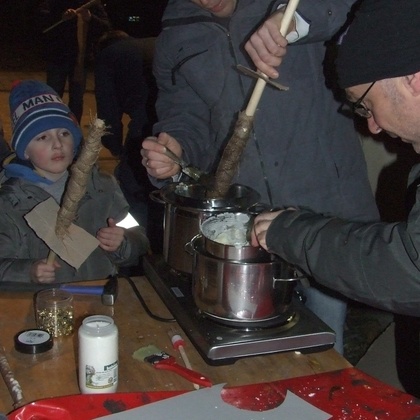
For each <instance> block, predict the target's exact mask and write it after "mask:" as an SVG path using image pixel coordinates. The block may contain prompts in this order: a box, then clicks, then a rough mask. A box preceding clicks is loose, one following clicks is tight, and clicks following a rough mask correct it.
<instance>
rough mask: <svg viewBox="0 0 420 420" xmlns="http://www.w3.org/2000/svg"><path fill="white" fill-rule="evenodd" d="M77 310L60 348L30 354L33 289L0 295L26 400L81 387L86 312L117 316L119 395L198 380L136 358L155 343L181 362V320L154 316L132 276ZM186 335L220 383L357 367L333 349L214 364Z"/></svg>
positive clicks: (4, 394)
mask: <svg viewBox="0 0 420 420" xmlns="http://www.w3.org/2000/svg"><path fill="white" fill-rule="evenodd" d="M133 280H134V282H135V284H136V286H137V288H138V289H139V291H140V293H141V295H142V296H143V298H144V299H145V301H146V303H147V304H148V306H149V308H150V309H151V310H152V312H153V313H155V314H157V315H159V316H162V317H167V318H171V317H172V316H171V314H170V312H169V311H168V310H167V308H166V306H165V305H164V304H163V302H162V301H161V300H160V298H159V296H158V295H157V294H156V292H155V291H154V289H153V287H152V286H151V285H150V283H149V282H148V280H147V279H146V278H145V277H135V278H134V279H133ZM96 283H97V282H94V283H92V282H90V283H89V284H96ZM102 283H103V282H102ZM74 307H75V317H76V332H75V333H74V334H73V335H72V336H70V337H65V338H59V339H55V342H54V347H53V349H52V350H50V351H48V352H46V353H41V354H37V355H28V354H23V353H19V352H17V351H16V350H15V349H14V341H13V338H14V336H15V334H16V333H17V332H19V331H21V330H24V329H28V328H34V327H35V318H34V309H33V293H30V292H2V293H0V320H1V338H0V341H1V345H2V346H3V347H4V349H5V353H6V356H7V360H8V362H9V365H10V367H11V369H12V371H13V373H14V376H15V379H16V380H17V381H18V382H19V384H20V386H21V388H22V391H23V394H24V399H25V401H26V402H31V401H35V400H38V399H43V398H48V397H56V396H63V395H70V394H78V393H79V392H80V391H79V387H78V382H77V329H78V327H79V326H80V324H81V322H82V320H83V319H84V318H85V317H86V316H89V315H95V314H103V315H109V316H112V317H113V318H114V320H115V323H116V325H117V326H118V329H119V385H118V392H137V391H173V390H193V389H194V388H193V384H192V383H190V382H188V381H186V380H185V379H183V378H182V377H179V376H178V375H176V374H174V373H172V372H168V371H159V370H156V369H154V368H153V367H152V366H151V365H149V364H146V363H142V362H139V361H137V360H135V359H133V358H132V354H133V352H134V351H136V350H137V349H139V348H141V347H144V346H147V345H150V344H153V345H156V346H157V347H159V348H160V349H162V350H164V351H166V352H168V353H170V354H172V355H173V356H175V357H176V358H177V359H178V362H179V363H180V364H182V359H181V358H180V356H179V354H178V352H176V351H175V350H173V348H172V344H171V343H170V339H169V336H168V334H167V331H168V330H169V328H170V327H171V326H172V325H177V324H174V323H165V322H159V321H156V320H154V319H152V318H151V317H150V316H148V315H147V314H146V313H145V311H144V309H143V307H142V306H141V305H140V302H139V301H138V299H137V297H136V296H135V294H134V293H133V290H132V288H131V287H130V285H129V283H128V282H127V280H126V279H124V278H120V279H119V295H118V298H117V301H116V303H115V305H114V306H104V305H102V303H101V299H100V297H98V296H82V295H75V296H74ZM184 338H185V341H186V346H185V347H186V351H187V353H188V356H189V358H190V361H191V364H192V367H193V369H194V370H197V371H199V372H201V373H203V374H205V375H206V376H208V377H209V378H210V379H211V380H212V382H213V384H218V383H227V384H228V385H229V386H236V385H246V384H252V383H259V382H267V381H276V380H280V379H286V378H292V377H298V376H304V375H311V374H314V373H321V372H327V371H332V370H338V369H343V368H346V367H350V366H351V365H350V364H349V363H348V362H347V361H346V360H345V359H344V358H343V357H342V356H341V355H339V354H338V353H337V352H336V351H335V350H333V349H330V350H327V351H323V352H318V353H312V354H307V355H304V354H300V353H297V352H287V353H277V354H273V355H265V356H256V357H248V358H244V359H240V360H238V361H236V362H235V363H234V364H232V365H225V366H210V365H208V364H206V363H205V362H204V360H203V359H202V358H201V356H200V355H199V353H198V352H197V351H196V349H195V348H194V347H193V345H192V344H191V342H190V341H189V340H188V338H187V337H186V336H185V335H184ZM12 409H13V400H12V398H11V396H10V394H9V391H8V389H7V387H6V385H5V383H4V381H2V380H1V379H0V412H3V413H8V412H10V411H11V410H12Z"/></svg>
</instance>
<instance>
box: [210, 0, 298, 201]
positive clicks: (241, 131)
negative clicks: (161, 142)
mask: <svg viewBox="0 0 420 420" xmlns="http://www.w3.org/2000/svg"><path fill="white" fill-rule="evenodd" d="M298 4H299V0H290V1H289V3H288V5H287V7H286V10H285V12H284V16H283V19H282V21H281V26H280V33H281V34H282V35H283V36H285V35H286V32H287V29H288V28H289V26H290V23H291V21H292V19H293V16H294V13H295V11H296V8H297V6H298ZM263 76H264V77H260V78H258V80H257V84H256V85H255V87H254V90H253V92H252V95H251V98H250V100H249V102H248V105H247V107H246V109H245V111H242V112H241V113H240V114H239V117H238V120H237V122H236V124H235V129H234V132H233V135H232V137H231V138H230V139H229V141H228V143H227V144H226V147H225V149H224V151H223V155H222V158H221V160H220V162H219V165H218V167H217V170H216V175H215V183H214V188H213V189H212V191H210V192H209V194H208V195H209V196H211V197H224V196H225V195H226V193H227V192H228V190H229V187H230V185H231V182H232V179H233V177H234V175H235V172H236V169H237V168H238V165H239V162H240V158H241V155H242V153H243V151H244V150H245V147H246V144H247V142H248V139H249V136H250V132H251V130H252V126H253V121H254V115H255V111H256V109H257V106H258V104H259V101H260V99H261V96H262V94H263V91H264V88H265V86H266V84H267V82H266V79H267V76H265V75H263Z"/></svg>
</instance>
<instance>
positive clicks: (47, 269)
mask: <svg viewBox="0 0 420 420" xmlns="http://www.w3.org/2000/svg"><path fill="white" fill-rule="evenodd" d="M60 267H61V266H60V264H59V263H58V262H57V261H53V263H52V264H47V260H46V259H44V260H39V261H36V262H34V263H33V264H32V267H31V270H30V272H29V275H30V278H31V281H32V282H33V283H53V282H54V281H55V270H57V268H60Z"/></svg>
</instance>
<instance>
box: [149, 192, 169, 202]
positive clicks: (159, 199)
mask: <svg viewBox="0 0 420 420" xmlns="http://www.w3.org/2000/svg"><path fill="white" fill-rule="evenodd" d="M149 198H150V199H151V200H152V201H154V202H155V203H159V204H165V201H164V200H163V199H162V196H161V194H160V190H154V191H152V192H151V193H150V194H149Z"/></svg>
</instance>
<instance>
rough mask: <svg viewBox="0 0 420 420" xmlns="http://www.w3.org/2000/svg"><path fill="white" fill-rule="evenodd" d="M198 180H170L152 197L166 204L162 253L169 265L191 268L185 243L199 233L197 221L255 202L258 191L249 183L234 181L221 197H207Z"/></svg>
mask: <svg viewBox="0 0 420 420" xmlns="http://www.w3.org/2000/svg"><path fill="white" fill-rule="evenodd" d="M206 194H207V190H206V188H205V187H204V186H202V185H200V184H194V183H191V184H188V183H172V184H168V185H166V186H165V187H163V188H162V189H160V190H157V191H154V192H152V194H151V198H152V199H153V200H154V201H158V202H160V203H163V204H164V205H165V216H164V229H163V232H164V233H163V257H164V259H165V261H166V262H167V263H168V265H169V266H170V267H171V268H173V269H175V270H177V271H181V272H184V273H188V274H191V272H192V261H193V259H192V255H191V254H190V253H188V252H187V251H186V250H185V245H186V244H187V243H188V242H190V241H191V239H192V238H193V237H194V236H195V235H197V234H198V233H200V223H201V222H202V221H203V220H205V219H206V218H207V217H209V216H211V215H214V214H216V213H218V212H224V211H240V210H245V209H247V208H248V207H250V206H253V205H254V204H256V203H258V200H259V198H260V196H259V194H258V193H257V192H256V191H254V190H253V189H252V188H250V187H246V186H244V185H239V184H234V185H232V186H231V187H230V189H229V191H228V193H227V195H226V197H224V198H207V196H206Z"/></svg>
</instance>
